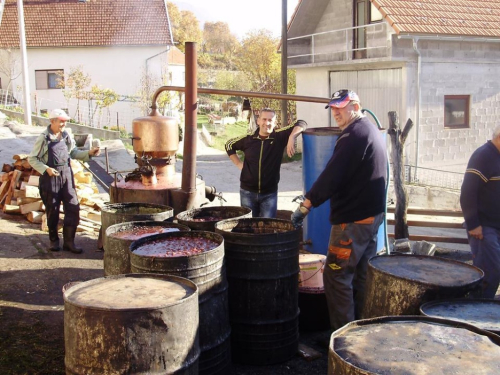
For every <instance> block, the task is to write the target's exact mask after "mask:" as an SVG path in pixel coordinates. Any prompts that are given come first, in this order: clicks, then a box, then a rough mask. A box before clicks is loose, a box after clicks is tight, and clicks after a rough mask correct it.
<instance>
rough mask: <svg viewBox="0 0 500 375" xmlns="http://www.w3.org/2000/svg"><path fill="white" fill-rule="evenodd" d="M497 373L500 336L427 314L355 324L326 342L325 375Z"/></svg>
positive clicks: (499, 369)
mask: <svg viewBox="0 0 500 375" xmlns="http://www.w3.org/2000/svg"><path fill="white" fill-rule="evenodd" d="M499 371H500V336H497V335H495V334H493V333H491V332H488V331H485V330H482V329H479V328H477V327H475V326H473V325H470V324H466V323H461V322H457V321H453V320H448V319H439V318H431V317H426V316H385V317H380V318H375V319H365V320H357V321H354V322H351V323H349V324H346V325H345V326H344V327H342V328H340V329H339V330H337V331H335V332H334V333H333V334H332V336H331V339H330V345H329V352H328V375H358V374H359V375H368V374H386V375H392V374H406V375H444V374H460V375H472V374H473V375H478V374H483V375H486V374H498V373H499Z"/></svg>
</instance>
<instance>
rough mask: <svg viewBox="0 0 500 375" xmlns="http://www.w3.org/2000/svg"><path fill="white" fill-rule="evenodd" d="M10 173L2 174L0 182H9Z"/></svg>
mask: <svg viewBox="0 0 500 375" xmlns="http://www.w3.org/2000/svg"><path fill="white" fill-rule="evenodd" d="M10 173H11V172H9V173H3V174H2V178H1V179H0V181H2V182H4V181H9V180H10Z"/></svg>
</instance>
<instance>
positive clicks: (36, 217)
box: [26, 211, 45, 224]
mask: <svg viewBox="0 0 500 375" xmlns="http://www.w3.org/2000/svg"><path fill="white" fill-rule="evenodd" d="M43 215H45V214H44V213H43V212H40V211H31V212H28V214H27V215H26V219H28V221H29V222H30V223H35V224H39V223H41V222H42V216H43Z"/></svg>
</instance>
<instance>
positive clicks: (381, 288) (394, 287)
mask: <svg viewBox="0 0 500 375" xmlns="http://www.w3.org/2000/svg"><path fill="white" fill-rule="evenodd" d="M483 276H484V273H483V271H481V270H480V269H479V268H477V267H474V266H471V265H469V264H466V263H462V262H459V261H454V260H450V259H444V258H439V257H434V256H424V255H389V256H387V255H385V256H384V255H383V256H375V257H373V258H371V259H370V260H369V261H368V272H367V276H366V292H365V304H364V307H363V312H362V318H363V319H368V318H375V317H379V316H386V315H418V314H420V306H421V305H422V304H423V303H425V302H429V301H435V300H439V299H448V298H461V297H465V296H466V295H467V294H468V293H469V292H474V291H476V290H477V288H478V287H479V283H480V282H481V280H482V278H483Z"/></svg>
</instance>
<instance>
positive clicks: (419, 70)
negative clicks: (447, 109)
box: [413, 38, 422, 179]
mask: <svg viewBox="0 0 500 375" xmlns="http://www.w3.org/2000/svg"><path fill="white" fill-rule="evenodd" d="M413 49H414V50H415V52H416V53H417V113H416V121H415V123H416V124H417V128H416V129H415V173H414V175H415V179H417V174H418V158H419V156H420V155H419V152H420V146H419V134H420V105H421V99H422V90H421V88H420V81H421V80H422V56H421V55H420V51H419V50H418V38H413Z"/></svg>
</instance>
